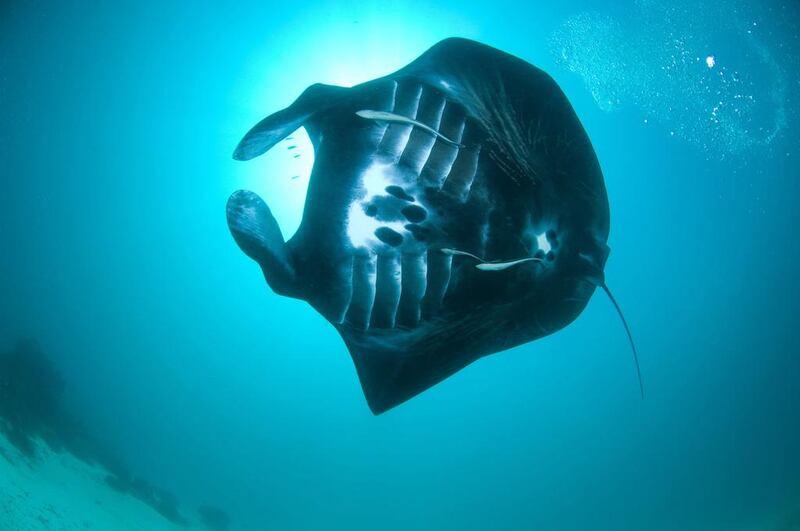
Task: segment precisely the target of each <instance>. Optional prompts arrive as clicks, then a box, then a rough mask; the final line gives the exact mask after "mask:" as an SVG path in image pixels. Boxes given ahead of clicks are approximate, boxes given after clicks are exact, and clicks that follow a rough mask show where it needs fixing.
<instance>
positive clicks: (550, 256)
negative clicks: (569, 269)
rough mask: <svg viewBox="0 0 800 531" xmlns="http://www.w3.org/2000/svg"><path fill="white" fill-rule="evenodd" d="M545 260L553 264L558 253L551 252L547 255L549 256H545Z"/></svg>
mask: <svg viewBox="0 0 800 531" xmlns="http://www.w3.org/2000/svg"><path fill="white" fill-rule="evenodd" d="M545 258H546V259H547V261H548V262H552V261H553V260H555V259H556V253H554V252H553V251H550V252H548V253H547V256H545Z"/></svg>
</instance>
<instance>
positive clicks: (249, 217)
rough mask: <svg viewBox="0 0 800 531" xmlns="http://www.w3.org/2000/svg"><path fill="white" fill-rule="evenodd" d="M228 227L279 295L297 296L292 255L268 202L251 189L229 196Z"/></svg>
mask: <svg viewBox="0 0 800 531" xmlns="http://www.w3.org/2000/svg"><path fill="white" fill-rule="evenodd" d="M227 217H228V228H229V229H230V231H231V234H232V235H233V238H234V240H236V243H237V244H238V245H239V247H240V248H241V249H242V251H244V253H245V254H246V255H247V256H249V257H250V258H252V259H253V260H255V261H256V262H258V264H259V265H260V266H261V269H262V270H263V271H264V277H265V278H266V280H267V283H268V284H269V286H270V287H271V288H272V289H273V290H274V291H275V292H276V293H278V294H281V295H286V296H288V297H296V296H297V282H296V278H295V271H294V267H293V266H292V262H291V257H290V255H289V252H288V250H287V247H286V243H285V242H284V240H283V235H282V234H281V229H280V227H279V226H278V222H277V221H276V220H275V218H274V217H273V216H272V212H270V210H269V207H268V206H267V204H266V203H265V202H264V201H263V200H262V199H261V198H260V197H259V196H258V195H257V194H255V193H253V192H250V191H247V190H239V191H237V192H234V193H233V194H232V195H231V197H230V198H229V199H228V206H227Z"/></svg>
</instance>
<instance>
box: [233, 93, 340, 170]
mask: <svg viewBox="0 0 800 531" xmlns="http://www.w3.org/2000/svg"><path fill="white" fill-rule="evenodd" d="M346 90H347V89H345V88H343V87H337V86H334V85H323V84H321V83H317V84H316V85H311V86H310V87H308V88H307V89H306V90H305V91H304V92H303V93H302V94H301V95H300V97H298V98H297V99H296V100H295V101H294V103H292V104H291V105H290V106H288V107H286V108H285V109H283V110H280V111H278V112H276V113H274V114H271V115H269V116H267V117H266V118H264V119H263V120H261V121H260V122H258V123H257V124H256V125H254V126H253V128H252V129H250V131H248V132H247V134H245V135H244V137H243V138H242V140H241V141H239V145H237V146H236V149H235V150H234V152H233V158H234V159H236V160H250V159H252V158H255V157H257V156H259V155H262V154H264V153H266V152H267V151H268V150H269V149H270V148H271V147H272V146H274V145H275V144H277V143H278V142H280V141H281V140H283V139H284V138H286V137H287V136H289V135H291V134H292V133H293V132H295V131H296V130H297V129H299V128H300V127H302V126H303V125H305V124H306V123H307V122H308V121H309V120H310V119H311V118H312V117H313V116H314V114H315V113H316V112H318V111H320V110H324V109H325V108H327V107H331V106H334V105H336V104H337V103H338V102H339V96H340V95H341V94H342V91H346Z"/></svg>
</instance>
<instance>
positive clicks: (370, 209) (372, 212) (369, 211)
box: [364, 205, 378, 218]
mask: <svg viewBox="0 0 800 531" xmlns="http://www.w3.org/2000/svg"><path fill="white" fill-rule="evenodd" d="M364 213H365V214H366V215H368V216H369V217H371V218H374V217H375V216H376V215H378V207H376V206H375V205H367V206H366V207H364Z"/></svg>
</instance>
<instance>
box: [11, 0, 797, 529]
mask: <svg viewBox="0 0 800 531" xmlns="http://www.w3.org/2000/svg"><path fill="white" fill-rule="evenodd" d="M696 4H697V3H696V2H691V1H689V0H675V1H666V0H625V1H622V2H582V1H577V0H565V1H562V2H557V3H552V2H543V3H534V2H523V1H503V0H497V1H494V2H490V3H489V2H454V1H450V0H442V1H438V2H432V1H414V2H412V1H410V0H409V1H402V2H379V1H372V0H368V1H359V2H356V1H335V0H319V1H312V2H306V3H297V2H268V1H261V2H257V1H249V0H248V1H244V2H234V3H222V2H219V3H217V4H213V3H205V2H188V1H187V2H171V3H163V2H154V1H152V0H149V1H148V0H145V1H139V2H133V1H130V2H128V1H119V2H113V3H98V2H80V1H74V2H69V1H66V2H55V1H53V2H45V1H36V0H29V1H22V0H6V1H5V2H3V3H2V5H0V183H1V184H2V188H0V352H39V353H45V354H46V356H47V358H48V359H49V360H50V362H51V363H52V367H51V368H47V369H42V371H43V374H45V377H42V378H38V379H35V380H34V379H32V380H30V381H32V382H35V385H39V386H40V388H38V389H40V391H37V392H33V391H31V390H30V389H31V387H30V386H27V387H26V386H25V385H19V382H20V380H19V378H18V377H16V376H10V375H11V374H12V373H11V372H9V371H11V369H8V367H18V366H19V365H18V364H15V363H16V362H15V363H10V362H9V363H5V364H4V363H3V361H2V360H3V358H2V356H0V371H3V370H5V371H6V375H5V377H6V381H7V383H6V384H5V385H6V387H3V386H2V385H0V390H2V389H17V388H19V389H21V390H20V391H19V393H21V394H18V395H15V397H16V401H15V402H12V401H10V400H7V401H6V402H5V403H2V399H3V397H4V396H6V395H9V392H8V391H2V392H0V420H2V419H3V418H5V421H2V422H0V432H2V431H3V429H2V428H3V426H5V431H6V432H7V433H6V436H7V437H8V438H9V440H16V441H17V443H18V444H16V445H15V446H16V447H18V448H20V450H21V451H23V450H24V449H25V448H31V447H29V446H25V444H29V443H19V441H20V440H27V435H30V436H31V437H34V438H35V437H39V436H42V437H44V438H45V439H48V438H49V440H50V441H51V442H52V440H53V437H52V436H49V437H48V436H46V434H48V433H52V430H51V429H50V428H47V429H45V428H41V426H42V425H44V424H46V425H48V426H50V425H51V424H52V423H54V422H55V423H56V424H57V425H58V426H62V427H63V426H64V425H65V423H66V421H63V418H66V417H65V415H68V417H69V419H70V421H69V423H70V424H69V425H70V426H72V425H73V424H72V422H73V419H74V423H75V425H80V426H81V428H80V433H81V434H84V433H85V434H86V435H85V436H84V435H81V437H80V440H81V441H83V440H88V439H91V440H92V441H94V442H93V443H92V444H91V447H92V450H91V451H90V452H89V453H93V459H94V460H98V461H100V462H102V463H103V464H104V465H105V466H106V467H108V468H109V470H110V476H109V479H108V481H107V482H108V484H109V485H108V486H109V488H113V489H116V490H118V491H120V492H124V493H133V494H132V495H133V496H135V497H137V498H139V499H141V500H143V501H144V502H145V503H147V504H149V505H153V506H155V507H156V509H158V512H159V513H160V514H162V515H164V517H165V518H167V519H169V520H170V521H173V522H177V523H178V524H179V525H184V526H190V527H192V526H195V525H196V524H195V522H196V521H204V522H205V525H206V526H207V528H209V529H212V528H213V529H217V530H219V529H231V530H235V531H238V530H252V531H262V530H272V529H275V530H283V531H289V530H334V529H346V530H348V531H355V530H375V529H381V530H384V531H395V530H397V531H399V530H406V529H419V530H459V531H464V530H485V529H492V530H531V529H537V530H557V531H562V530H563V531H578V530H580V531H585V530H589V529H591V530H614V531H641V530H652V531H678V530H681V531H694V530H712V531H716V530H725V531H728V530H730V531H798V530H800V384H799V383H798V380H800V326H798V325H799V324H800V321H798V316H800V282H798V271H800V236H798V230H799V227H800V214H799V213H798V212H799V209H800V170H799V169H798V168H800V128H799V127H798V122H797V121H798V117H799V115H800V104H799V101H800V100H798V97H800V73H799V72H798V69H797V65H798V63H797V57H798V54H800V5H798V3H797V2H795V1H777V0H776V1H770V0H763V1H762V0H749V1H746V0H721V1H719V2H714V3H708V5H696ZM452 36H460V37H466V38H470V39H474V40H477V41H480V42H483V43H486V44H488V45H490V46H494V47H496V48H499V49H501V50H503V51H506V52H508V53H511V54H513V55H515V56H517V57H520V58H522V59H524V60H525V61H528V62H530V63H532V64H533V65H535V66H537V67H539V68H541V69H543V70H544V71H545V72H547V73H548V74H549V75H550V76H552V77H553V78H554V79H555V81H556V82H557V83H558V85H559V86H560V87H561V89H562V90H563V91H564V93H565V94H566V96H567V97H568V98H569V100H570V102H571V104H572V105H573V107H574V108H575V111H576V113H577V116H578V117H579V118H580V120H581V123H582V124H583V126H584V128H585V129H586V131H587V133H588V135H589V138H590V139H591V142H592V144H593V147H594V149H595V151H596V153H597V157H598V160H599V162H600V165H601V167H602V170H603V174H604V179H605V184H606V187H607V191H608V197H609V203H610V212H611V235H610V237H609V241H608V244H609V246H610V248H611V254H610V257H609V259H608V263H607V265H606V268H605V273H606V280H607V282H608V284H609V286H610V287H611V289H612V290H613V291H614V294H615V296H616V298H617V300H618V301H619V302H620V304H621V306H622V308H623V309H624V311H625V316H626V318H627V320H628V323H629V324H630V326H631V329H632V332H633V335H634V337H635V339H636V343H637V347H638V351H639V362H640V364H641V372H642V377H643V380H644V387H645V396H644V399H643V400H642V399H640V397H639V387H638V383H637V381H636V373H635V370H634V368H633V365H632V362H631V357H630V350H629V346H628V340H627V337H626V335H625V332H624V329H623V328H622V326H621V325H620V322H619V319H618V316H617V314H616V312H615V310H614V307H613V306H612V304H611V303H610V302H609V300H608V299H607V298H606V297H605V296H604V295H603V294H602V293H601V292H599V291H598V292H597V294H596V295H595V296H594V297H592V299H591V301H590V302H589V305H588V306H587V308H586V310H585V311H584V312H583V313H582V314H581V315H580V316H579V317H578V318H577V320H576V321H575V322H574V323H572V324H571V325H569V326H567V327H566V328H564V329H563V330H560V331H559V332H557V333H555V334H552V335H550V336H547V337H545V338H543V339H539V340H537V341H534V342H531V343H527V344H524V345H522V346H519V347H516V348H513V349H511V350H508V351H505V352H502V353H498V354H494V355H492V356H488V357H485V358H482V359H480V360H478V361H477V362H475V363H473V364H471V365H469V366H468V367H467V368H465V369H464V370H462V371H460V372H458V373H457V374H455V375H453V376H451V377H450V378H448V379H446V380H445V381H443V382H442V383H439V384H437V385H436V386H434V387H432V388H431V389H429V390H427V391H426V392H424V393H422V394H420V395H419V396H416V397H414V398H413V399H411V400H409V401H408V402H405V403H403V404H401V405H399V406H398V407H395V408H394V409H391V410H390V411H388V412H386V413H383V414H381V415H378V416H375V415H373V414H372V413H371V412H370V409H369V408H368V407H367V404H366V402H365V399H364V396H363V394H362V390H361V387H360V384H359V380H358V378H357V375H356V373H355V370H354V367H353V363H352V361H351V359H350V355H349V354H348V351H347V349H346V347H345V345H344V343H343V341H342V339H341V338H340V336H339V335H338V334H337V332H336V330H335V329H334V328H333V327H332V326H331V325H330V324H329V323H328V322H327V321H326V320H325V319H324V318H323V317H322V316H321V315H319V314H318V313H317V312H315V311H314V310H313V309H312V308H311V307H310V306H309V305H308V304H307V303H305V302H303V301H299V300H294V299H289V298H285V297H280V296H278V295H276V294H274V293H273V292H272V291H271V290H270V289H269V288H268V287H267V286H266V284H265V282H264V277H263V275H262V273H261V271H260V269H259V268H258V266H257V265H256V264H255V263H254V262H252V261H251V260H250V259H248V258H247V257H246V256H244V255H243V254H242V253H241V251H240V250H239V249H238V248H237V246H236V244H235V242H234V241H233V239H232V238H231V233H230V231H229V229H228V226H227V224H226V218H225V205H226V201H227V199H228V196H229V195H230V194H231V193H232V192H234V191H235V190H238V189H243V188H245V189H250V190H253V191H255V192H257V193H258V194H259V195H261V196H262V197H264V198H265V200H266V201H267V202H268V203H269V205H270V207H271V208H272V211H273V213H274V215H275V217H276V219H277V220H278V223H279V224H280V226H281V228H282V231H283V233H284V235H287V236H289V235H291V234H292V233H293V232H294V231H295V230H296V229H297V227H298V225H299V223H300V219H301V216H302V212H303V203H304V199H305V194H306V189H307V187H308V181H309V174H310V170H311V166H312V164H313V161H314V152H313V148H312V147H311V143H310V141H309V139H308V137H307V135H306V134H305V132H304V131H303V130H300V131H298V132H297V133H295V135H294V136H295V144H293V145H296V146H297V148H296V149H291V150H289V149H285V148H284V145H283V144H282V145H280V146H279V149H273V150H271V151H270V152H269V153H267V154H266V155H264V156H263V157H260V158H258V159H255V160H253V161H250V162H246V163H245V162H238V161H235V160H233V158H232V153H233V150H234V148H235V147H236V145H237V143H238V142H239V140H240V139H241V138H242V136H243V135H244V134H245V133H246V132H247V130H248V129H249V128H250V127H251V126H252V125H253V124H254V123H256V122H257V121H258V120H260V119H262V118H263V117H264V116H267V115H269V114H271V113H273V112H275V111H277V110H279V109H282V108H284V107H286V106H287V105H289V104H290V103H291V102H292V101H293V100H294V99H295V97H296V96H297V95H298V94H300V93H301V92H302V91H303V90H304V89H305V88H306V87H308V86H309V85H311V84H313V83H317V82H323V83H330V84H337V85H343V86H352V85H355V84H358V83H361V82H364V81H367V80H370V79H373V78H375V77H379V76H383V75H386V74H389V73H391V72H394V71H396V70H398V69H399V68H401V67H403V66H404V65H406V64H408V63H409V62H411V61H413V60H414V59H415V58H416V57H418V56H419V55H420V54H422V53H423V52H424V51H425V50H427V49H428V48H429V47H430V46H432V45H433V44H435V43H436V42H438V41H440V40H442V39H445V38H447V37H452ZM296 155H299V156H296ZM20 341H28V342H33V343H23V345H30V344H34V343H35V345H37V346H36V347H20V346H19V345H20ZM15 349H17V350H15ZM20 349H22V350H20ZM36 356H39V354H37V355H36ZM8 359H12V360H18V359H19V357H17V358H15V357H14V356H13V355H10V357H9V358H8ZM35 359H36V360H40V358H39V357H35ZM36 363H37V364H39V365H36V367H38V368H39V369H40V368H41V367H40V365H41V364H44V363H45V362H43V361H37V362H36ZM39 369H36V370H39ZM14 370H16V369H14ZM51 372H52V373H57V374H51ZM14 374H17V373H14ZM20 374H21V373H20ZM25 374H29V373H25ZM37 374H38V373H37ZM3 377H4V375H3V374H2V372H0V384H2V383H3V381H4V380H3ZM15 378H16V379H15ZM15 381H16V382H17V383H18V385H17V386H16V387H15V386H14V384H13V382H15ZM26 381H27V380H26ZM9 382H10V383H9ZM31 385H34V384H31ZM56 386H57V387H58V390H57V392H56V391H55V390H54V391H53V395H54V397H53V398H52V400H53V401H55V400H62V401H63V404H61V405H59V406H58V407H55V406H53V407H49V406H47V404H45V405H44V406H43V405H42V403H44V402H46V401H47V400H50V396H49V392H48V393H44V395H43V391H41V390H43V389H53V388H54V387H56ZM3 393H5V394H3ZM55 395H58V397H59V398H56V397H55ZM9 396H10V395H9ZM20 396H21V397H22V399H20V398H19V397H20ZM42 396H45V398H42ZM31 401H34V402H35V406H36V407H33V405H32V404H31ZM9 404H11V405H9ZM48 404H49V402H48ZM53 411H58V413H57V414H56V413H53ZM62 411H63V414H62ZM23 412H24V415H23ZM26 415H27V416H26ZM37 415H38V416H37ZM33 416H36V422H33V421H31V420H30V418H33ZM56 416H57V417H58V418H59V419H62V420H61V421H58V422H56V421H54V420H53V418H55V417H56ZM23 417H24V418H23ZM20 419H22V420H20ZM43 419H44V420H43ZM23 421H24V422H23ZM43 423H44V424H43ZM48 423H50V424H48ZM9 426H11V427H9ZM22 427H25V428H26V429H27V430H28V433H26V434H24V435H22V436H21V435H20V430H21V429H22ZM76 430H78V429H77V428H75V430H72V431H70V433H74V432H75V431H76ZM14 437H16V439H15V438H14ZM75 440H77V437H71V438H69V441H68V443H67V444H63V445H62V446H64V447H66V448H67V449H68V450H69V449H70V448H76V447H78V446H79V445H78V444H77V443H75V442H74V441H75ZM80 447H81V448H85V445H84V446H80ZM99 448H102V450H99ZM0 450H2V448H0ZM62 451H64V450H63V449H62ZM23 453H25V452H24V451H23ZM101 454H102V457H99V456H100V455H101ZM109 456H113V457H109ZM2 458H3V456H2V455H0V462H2ZM32 459H33V461H32V463H33V464H32V465H30V466H32V467H33V468H32V469H31V470H35V458H32ZM6 460H8V461H9V462H11V461H12V460H11V459H10V458H8V457H7V456H6ZM19 466H28V465H22V464H19ZM123 470H124V471H125V472H122V471H123ZM129 476H130V477H134V476H135V477H137V478H144V480H146V482H147V484H148V485H154V486H157V488H158V489H161V490H163V491H164V492H169V493H172V495H171V496H174V500H173V499H172V497H168V496H166V495H152V494H150V493H151V491H153V490H155V488H154V489H149V488H148V489H145V488H144V487H142V486H141V482H140V483H139V484H138V486H136V485H137V483H136V482H135V481H134V480H125V479H124V478H125V477H129ZM120 478H123V479H122V480H120ZM2 481H3V478H2V477H0V531H5V530H6V529H8V530H14V531H16V529H23V528H22V527H15V526H18V525H19V524H17V523H15V521H14V520H13V519H12V517H11V516H9V515H10V514H11V512H10V510H7V511H6V513H3V510H2V509H3V508H4V507H10V506H11V504H10V502H9V501H8V500H3V499H2V495H3V492H5V491H4V490H3V488H2ZM120 481H121V483H120ZM72 490H73V491H74V490H75V489H74V488H73V489H72ZM69 491H70V488H69V487H68V486H66V485H65V486H64V488H63V496H64V499H65V500H66V499H68V496H75V495H76V493H75V492H69ZM145 491H146V492H147V494H143V492H145ZM59 495H60V494H59V493H58V491H56V494H55V496H56V497H57V496H59ZM166 499H169V500H170V501H171V503H166V502H165V501H164V500H166ZM154 500H155V501H154ZM56 501H57V500H55V501H54V503H55V502H56ZM65 503H71V502H65ZM165 504H166V505H169V506H170V507H175V506H177V507H178V510H179V511H180V514H181V515H183V516H181V517H178V516H176V515H175V514H174V513H173V512H171V511H169V510H167V509H165V507H164V505H165ZM198 507H200V508H202V507H205V508H207V509H208V508H211V509H208V510H206V511H203V510H201V511H198V510H197V508H198ZM198 512H199V513H200V516H197V514H198ZM209 513H214V514H218V513H224V516H225V517H224V518H222V517H221V516H220V517H218V518H216V519H215V518H214V517H213V516H204V515H207V514H209ZM4 514H5V520H3V518H4ZM184 517H185V518H184ZM228 520H229V522H230V523H229V524H228V523H227V521H228ZM214 522H217V523H216V524H215V523H214ZM89 523H91V522H89ZM42 525H43V527H41V529H48V527H47V526H45V525H44V524H42ZM197 525H200V524H197ZM142 526H143V527H142V528H143V529H148V527H147V525H146V524H142ZM25 529H28V528H25ZM31 529H36V528H31ZM98 529H99V527H98ZM126 529H127V528H126ZM109 531H114V530H113V529H111V530H109Z"/></svg>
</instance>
